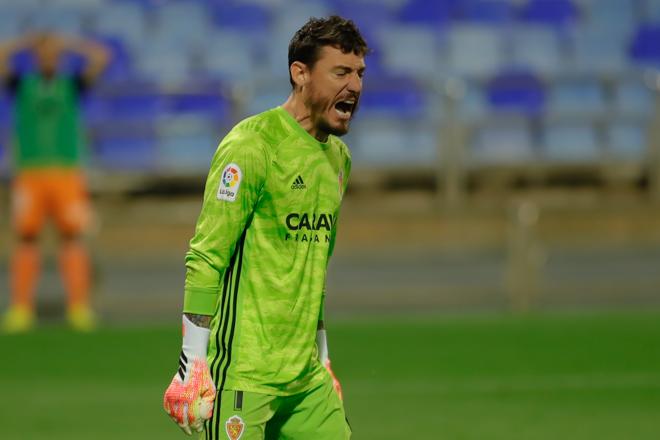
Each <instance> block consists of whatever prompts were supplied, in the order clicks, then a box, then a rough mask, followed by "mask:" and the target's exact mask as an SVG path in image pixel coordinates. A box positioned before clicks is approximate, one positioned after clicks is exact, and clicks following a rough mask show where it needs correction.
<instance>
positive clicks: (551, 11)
mask: <svg viewBox="0 0 660 440" xmlns="http://www.w3.org/2000/svg"><path fill="white" fill-rule="evenodd" d="M521 15H522V18H523V19H524V20H525V21H528V22H531V23H539V24H545V25H552V26H566V25H569V24H571V23H572V22H574V21H575V20H576V19H577V11H576V9H575V6H574V5H573V3H572V2H571V1H570V0H529V1H528V2H527V3H526V4H525V5H524V7H523V9H522V14H521Z"/></svg>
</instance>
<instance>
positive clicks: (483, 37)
mask: <svg viewBox="0 0 660 440" xmlns="http://www.w3.org/2000/svg"><path fill="white" fill-rule="evenodd" d="M447 40H448V53H447V57H446V59H447V67H448V69H449V71H450V72H452V73H454V74H457V75H465V76H470V77H488V76H490V75H492V74H494V73H495V72H496V71H498V70H499V69H500V68H501V67H502V65H503V63H504V59H503V55H504V44H503V43H504V41H503V38H502V34H501V31H500V30H499V29H498V28H493V27H491V26H479V25H454V26H452V27H451V29H450V30H449V34H448V36H447Z"/></svg>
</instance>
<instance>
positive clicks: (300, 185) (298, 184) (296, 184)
mask: <svg viewBox="0 0 660 440" xmlns="http://www.w3.org/2000/svg"><path fill="white" fill-rule="evenodd" d="M306 188H307V185H305V182H304V181H303V178H302V176H300V175H299V176H298V177H297V178H296V180H294V181H293V184H292V185H291V189H306Z"/></svg>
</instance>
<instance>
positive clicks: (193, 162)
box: [155, 117, 224, 174]
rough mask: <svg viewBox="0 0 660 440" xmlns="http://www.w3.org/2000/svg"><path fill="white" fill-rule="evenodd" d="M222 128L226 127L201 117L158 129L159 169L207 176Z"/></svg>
mask: <svg viewBox="0 0 660 440" xmlns="http://www.w3.org/2000/svg"><path fill="white" fill-rule="evenodd" d="M219 127H223V125H221V124H217V123H215V124H214V123H212V122H210V121H208V120H207V119H205V118H198V117H184V118H180V117H177V118H170V119H168V120H164V121H162V122H161V123H159V124H158V126H157V134H158V141H157V153H156V154H157V155H156V163H155V167H156V169H158V170H159V171H163V172H167V173H170V174H171V173H177V172H187V173H190V172H197V173H204V172H206V171H207V170H208V169H209V166H210V164H211V159H212V157H213V153H214V152H215V150H216V148H217V146H218V143H219V142H220V139H221V133H220V131H221V130H219V129H218V128H219ZM223 134H224V133H223Z"/></svg>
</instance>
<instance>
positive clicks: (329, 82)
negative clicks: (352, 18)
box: [302, 46, 365, 136]
mask: <svg viewBox="0 0 660 440" xmlns="http://www.w3.org/2000/svg"><path fill="white" fill-rule="evenodd" d="M364 69H365V64H364V56H361V55H356V54H355V53H343V52H342V51H341V50H340V49H337V48H335V47H332V46H324V47H322V48H321V51H320V54H319V58H318V60H317V61H316V63H315V64H314V65H313V66H312V68H311V69H309V71H308V72H307V74H308V78H307V79H308V81H306V83H307V84H306V86H304V87H303V89H302V92H303V99H304V102H305V105H306V107H307V108H308V109H309V110H310V113H311V117H312V123H313V124H314V126H315V127H316V128H317V130H318V131H321V132H324V133H328V134H333V135H335V136H342V135H345V134H346V133H348V128H349V124H350V121H351V119H352V118H353V115H354V114H355V112H356V111H357V109H358V103H359V100H360V93H361V92H362V76H363V75H364Z"/></svg>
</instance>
